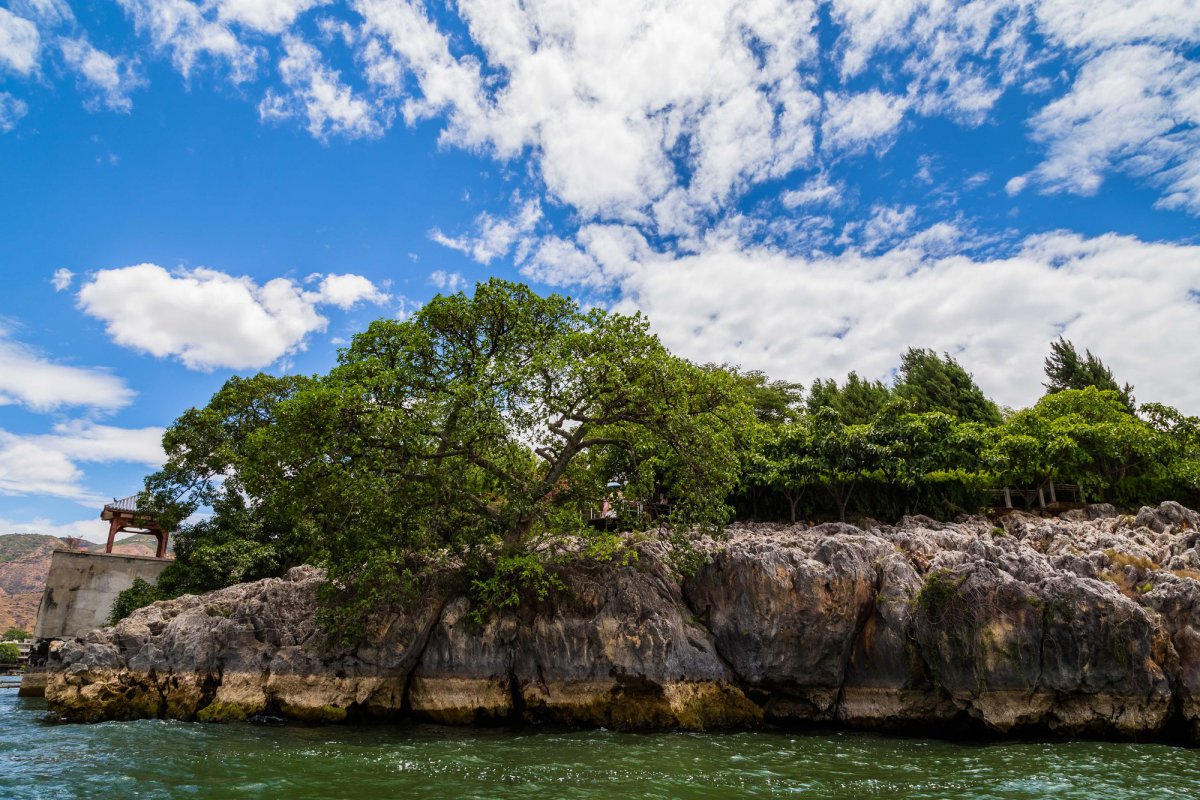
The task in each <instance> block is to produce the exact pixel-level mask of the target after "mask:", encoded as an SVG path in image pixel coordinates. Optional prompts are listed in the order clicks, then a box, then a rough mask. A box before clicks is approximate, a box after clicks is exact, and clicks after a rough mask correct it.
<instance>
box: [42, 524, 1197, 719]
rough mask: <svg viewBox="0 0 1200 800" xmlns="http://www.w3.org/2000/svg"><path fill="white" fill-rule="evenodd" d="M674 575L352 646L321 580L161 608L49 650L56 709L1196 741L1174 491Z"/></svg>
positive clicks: (382, 625) (747, 542)
mask: <svg viewBox="0 0 1200 800" xmlns="http://www.w3.org/2000/svg"><path fill="white" fill-rule="evenodd" d="M698 541H700V546H701V548H702V549H703V550H704V551H705V553H706V555H707V563H705V564H704V565H703V566H702V567H701V568H700V569H699V570H698V571H697V572H696V574H694V575H692V576H690V577H689V578H687V579H686V580H684V579H680V578H679V577H678V576H676V575H674V574H673V573H672V572H671V571H670V570H669V569H668V568H667V567H666V566H664V563H663V561H662V559H660V558H658V557H657V556H656V552H657V551H656V549H655V548H656V545H655V543H654V542H653V541H652V540H651V541H648V542H644V543H643V544H642V545H640V547H641V553H640V558H639V559H638V560H637V562H636V563H634V564H630V565H625V566H620V565H613V564H607V565H605V564H595V563H591V562H586V561H583V560H581V561H579V562H577V563H575V564H572V565H570V566H569V567H565V568H563V569H562V570H561V572H560V574H559V577H560V578H561V580H562V581H563V583H564V584H565V586H566V590H565V591H563V592H562V593H560V594H559V595H558V596H555V597H552V598H550V599H549V600H547V601H544V602H540V603H532V604H527V605H525V606H523V607H521V608H518V609H514V610H509V611H505V612H503V613H500V614H497V615H494V616H492V617H490V618H489V619H487V620H486V621H484V622H483V623H482V624H481V623H479V622H477V621H475V620H474V619H472V616H471V613H470V611H471V607H470V603H469V600H468V599H467V598H466V597H465V596H463V595H461V594H458V593H456V591H455V590H453V589H452V588H451V587H450V586H448V585H446V586H443V585H441V584H438V585H432V584H431V585H430V586H429V587H427V589H426V591H424V593H423V594H422V595H421V596H420V597H419V598H416V599H415V600H414V601H413V602H411V603H409V604H408V605H407V606H406V607H404V608H401V609H393V610H391V611H382V610H381V611H380V613H378V614H377V615H376V616H375V618H374V619H373V620H372V621H370V623H369V624H370V625H371V626H373V627H372V630H371V631H370V634H369V635H368V636H367V637H366V640H365V641H366V644H364V645H362V646H359V647H356V648H352V647H345V646H340V645H336V644H334V643H332V642H330V641H328V640H327V638H326V637H325V636H324V635H323V634H322V633H321V632H320V631H319V630H318V628H317V626H316V624H315V617H316V610H317V600H316V596H317V588H318V587H319V586H320V585H321V584H322V582H323V580H324V576H323V575H322V573H321V572H320V571H319V570H315V569H313V568H310V567H301V568H297V569H295V570H292V571H291V572H290V573H288V575H287V576H285V577H283V578H279V579H270V580H265V581H259V582H257V583H253V584H245V585H241V586H233V587H229V588H228V589H223V590H220V591H217V592H212V593H209V594H207V595H204V596H202V597H194V596H189V597H181V598H179V599H177V600H172V601H166V602H161V603H156V604H154V605H152V606H149V607H147V608H144V609H141V610H139V611H138V612H136V613H134V614H133V615H131V616H130V617H129V618H128V619H126V620H124V621H123V622H121V623H120V624H119V625H117V626H115V627H113V628H106V629H103V630H100V631H96V632H93V633H92V634H90V635H89V636H88V637H86V638H85V639H82V640H77V641H71V642H65V643H63V644H62V646H61V647H60V648H59V649H58V650H57V651H56V653H55V654H54V655H53V658H52V661H53V664H52V666H51V670H50V672H49V674H48V685H47V699H48V701H49V703H50V706H51V708H52V709H53V710H54V711H56V712H58V713H59V714H61V715H63V716H65V717H67V718H69V719H75V720H101V719H127V718H135V717H173V718H179V719H199V720H214V721H216V720H234V719H243V718H246V717H249V716H253V715H255V714H270V715H282V716H287V717H292V718H296V719H301V720H310V721H323V722H331V721H340V720H354V719H362V718H367V717H380V718H396V717H403V716H410V715H411V716H413V717H416V718H420V719H428V720H435V721H439V722H445V723H455V724H472V723H482V722H496V721H525V722H530V723H541V722H553V723H565V724H572V725H589V726H590V725H603V726H608V727H622V728H686V729H705V728H711V727H719V726H739V727H741V726H749V725H755V724H758V723H759V722H760V721H762V720H764V719H766V720H782V721H792V722H822V723H828V722H832V723H840V724H845V725H853V726H858V727H874V728H911V727H913V726H926V727H933V728H935V729H938V730H947V729H949V728H951V727H966V728H975V729H988V730H991V731H994V732H998V733H1011V732H1019V731H1030V730H1037V731H1046V732H1053V733H1060V734H1065V735H1095V736H1127V737H1135V736H1138V737H1142V736H1153V735H1156V734H1158V733H1161V732H1164V731H1167V730H1172V731H1174V730H1181V729H1183V730H1188V731H1190V733H1191V736H1192V737H1193V738H1194V739H1195V740H1197V741H1200V515H1198V514H1196V512H1194V511H1191V510H1188V509H1186V508H1183V507H1182V506H1180V505H1179V504H1177V503H1163V504H1162V505H1160V506H1158V507H1156V508H1143V509H1141V510H1140V511H1139V512H1138V514H1137V515H1135V516H1132V517H1131V516H1120V515H1118V514H1116V512H1115V510H1114V509H1112V508H1111V507H1104V506H1090V507H1088V508H1087V509H1083V510H1082V511H1081V512H1080V513H1069V514H1064V515H1061V516H1059V517H1056V518H1046V517H1039V516H1034V515H1031V514H1025V513H1020V512H1017V513H1012V514H1008V515H1006V516H1004V517H1003V518H1002V519H1001V520H1000V525H996V524H995V523H993V522H992V521H990V520H988V519H986V518H983V517H978V516H974V517H962V518H959V519H958V520H956V521H955V522H953V523H946V522H938V521H936V520H932V519H929V518H927V517H905V518H904V519H902V520H900V521H899V522H898V523H897V524H896V525H895V526H889V525H883V524H880V523H878V522H873V521H872V522H868V523H864V525H863V527H854V526H850V525H845V524H841V523H838V524H826V525H818V526H815V527H806V526H803V525H794V526H791V525H778V524H774V525H768V524H763V525H754V524H740V525H734V526H730V528H729V529H728V530H727V532H726V535H725V536H723V537H720V538H715V539H714V538H707V537H706V538H702V539H700V540H698Z"/></svg>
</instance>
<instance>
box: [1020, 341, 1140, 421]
mask: <svg viewBox="0 0 1200 800" xmlns="http://www.w3.org/2000/svg"><path fill="white" fill-rule="evenodd" d="M1045 370H1046V382H1045V383H1044V384H1043V386H1045V387H1046V393H1047V394H1054V393H1055V392H1061V391H1065V390H1067V389H1086V388H1087V387H1089V386H1094V387H1096V388H1097V389H1101V390H1108V391H1113V392H1116V393H1117V396H1118V397H1119V398H1120V400H1121V402H1122V403H1123V404H1124V405H1125V408H1126V409H1127V410H1128V411H1129V412H1131V413H1132V412H1133V411H1134V410H1135V405H1134V399H1133V386H1132V385H1131V384H1128V383H1127V384H1125V385H1124V386H1121V385H1119V384H1118V383H1117V379H1116V378H1115V377H1113V373H1112V370H1111V369H1109V368H1108V367H1107V366H1106V365H1105V364H1104V362H1103V361H1101V360H1100V359H1099V358H1097V357H1096V356H1094V355H1092V351H1091V350H1085V351H1084V355H1082V356H1081V355H1079V351H1078V350H1076V349H1075V345H1073V344H1071V342H1070V341H1068V340H1066V339H1064V338H1062V337H1061V336H1060V337H1059V338H1058V339H1057V340H1055V341H1053V342H1051V343H1050V355H1048V356H1047V357H1046V361H1045Z"/></svg>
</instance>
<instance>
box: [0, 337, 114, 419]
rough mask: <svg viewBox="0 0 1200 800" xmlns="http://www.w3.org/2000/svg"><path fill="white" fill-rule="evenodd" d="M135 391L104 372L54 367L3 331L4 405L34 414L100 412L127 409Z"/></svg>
mask: <svg viewBox="0 0 1200 800" xmlns="http://www.w3.org/2000/svg"><path fill="white" fill-rule="evenodd" d="M133 397H134V392H133V390H131V389H130V388H129V387H128V386H126V385H125V382H124V381H122V380H121V379H120V378H117V377H115V376H113V375H110V374H109V373H107V372H105V371H103V370H100V369H87V368H83V367H71V366H65V365H62V364H54V363H52V362H50V361H47V360H46V359H45V358H42V357H41V356H39V355H38V354H36V353H34V352H33V351H32V350H30V349H29V348H28V347H25V346H23V345H21V344H19V343H17V342H14V341H12V340H11V339H10V338H9V334H8V332H7V331H5V330H3V329H2V328H0V405H10V404H14V403H16V404H20V405H23V406H26V407H27V408H31V409H33V410H34V411H50V410H53V409H57V408H62V407H65V406H80V407H87V408H95V409H100V410H107V411H111V410H115V409H118V408H123V407H125V406H127V405H129V403H131V402H132V401H133Z"/></svg>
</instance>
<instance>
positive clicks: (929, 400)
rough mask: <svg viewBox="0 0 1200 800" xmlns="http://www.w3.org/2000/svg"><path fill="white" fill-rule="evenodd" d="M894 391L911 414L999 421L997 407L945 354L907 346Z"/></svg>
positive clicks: (972, 420)
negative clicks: (908, 405) (936, 414)
mask: <svg viewBox="0 0 1200 800" xmlns="http://www.w3.org/2000/svg"><path fill="white" fill-rule="evenodd" d="M895 392H896V396H897V397H900V398H901V399H903V400H906V401H908V402H909V404H910V407H911V410H913V411H915V412H931V411H937V412H941V413H943V414H949V415H950V416H952V417H957V418H958V419H960V420H962V421H964V422H980V423H983V424H984V425H999V424H1000V422H1001V417H1000V409H999V407H998V406H997V405H996V404H995V403H994V402H992V401H991V400H989V399H988V397H987V396H986V395H985V394H984V393H983V390H982V389H980V388H979V386H978V385H976V383H975V379H974V378H973V377H971V373H969V372H967V371H966V370H965V369H963V368H962V367H961V366H960V365H959V363H958V362H957V361H955V360H954V358H953V357H952V356H951V355H950V354H949V353H946V354H944V355H942V356H939V355H938V354H937V353H935V352H934V351H933V350H919V349H916V348H913V347H910V348H909V349H908V350H907V351H905V353H904V355H903V356H901V357H900V370H899V375H898V377H897V379H896V390H895Z"/></svg>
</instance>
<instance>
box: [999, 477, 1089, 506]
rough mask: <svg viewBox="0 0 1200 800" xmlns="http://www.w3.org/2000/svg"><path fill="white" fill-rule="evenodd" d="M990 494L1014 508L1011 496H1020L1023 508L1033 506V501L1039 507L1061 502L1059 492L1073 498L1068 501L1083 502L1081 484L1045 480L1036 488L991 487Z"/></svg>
mask: <svg viewBox="0 0 1200 800" xmlns="http://www.w3.org/2000/svg"><path fill="white" fill-rule="evenodd" d="M991 494H992V497H993V498H995V499H997V500H1001V499H1002V500H1004V507H1005V508H1014V506H1013V498H1020V499H1021V503H1022V506H1023V507H1024V508H1033V505H1034V503H1035V502H1036V503H1037V505H1038V506H1039V507H1040V508H1045V507H1046V506H1047V505H1054V504H1056V503H1059V502H1061V501H1060V500H1059V495H1060V494H1062V495H1064V496H1070V497H1072V498H1074V499H1073V500H1070V501H1068V502H1074V503H1082V502H1083V488H1082V487H1081V486H1079V485H1078V484H1075V483H1059V484H1055V483H1054V481H1046V483H1044V484H1042V485H1041V486H1038V487H1037V488H1036V489H1014V488H1012V487H1011V486H1005V487H1004V488H1003V489H992V490H991Z"/></svg>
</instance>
